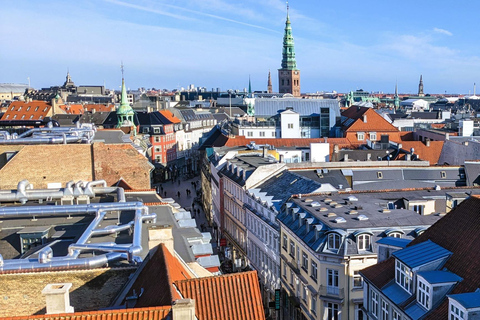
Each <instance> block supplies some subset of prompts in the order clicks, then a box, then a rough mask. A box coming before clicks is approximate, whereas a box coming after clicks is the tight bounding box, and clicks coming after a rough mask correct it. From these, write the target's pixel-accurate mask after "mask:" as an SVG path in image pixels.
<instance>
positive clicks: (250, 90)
mask: <svg viewBox="0 0 480 320" xmlns="http://www.w3.org/2000/svg"><path fill="white" fill-rule="evenodd" d="M248 97H249V98H251V97H252V81H251V80H250V75H248Z"/></svg>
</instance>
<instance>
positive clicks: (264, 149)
mask: <svg viewBox="0 0 480 320" xmlns="http://www.w3.org/2000/svg"><path fill="white" fill-rule="evenodd" d="M262 149H263V157H264V158H266V157H267V156H268V154H267V147H266V146H263V147H262Z"/></svg>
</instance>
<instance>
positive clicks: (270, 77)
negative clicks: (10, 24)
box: [267, 70, 273, 93]
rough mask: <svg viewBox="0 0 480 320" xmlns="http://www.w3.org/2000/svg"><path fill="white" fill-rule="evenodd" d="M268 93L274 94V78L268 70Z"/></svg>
mask: <svg viewBox="0 0 480 320" xmlns="http://www.w3.org/2000/svg"><path fill="white" fill-rule="evenodd" d="M267 92H268V93H272V92H273V89H272V76H271V75H270V70H268V83H267Z"/></svg>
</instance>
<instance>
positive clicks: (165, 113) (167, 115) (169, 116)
mask: <svg viewBox="0 0 480 320" xmlns="http://www.w3.org/2000/svg"><path fill="white" fill-rule="evenodd" d="M159 112H160V113H161V114H162V115H163V116H164V117H165V118H167V119H168V120H170V122H172V123H180V122H182V121H181V120H180V119H178V118H177V117H175V116H174V115H173V113H172V112H171V111H169V110H161V111H159Z"/></svg>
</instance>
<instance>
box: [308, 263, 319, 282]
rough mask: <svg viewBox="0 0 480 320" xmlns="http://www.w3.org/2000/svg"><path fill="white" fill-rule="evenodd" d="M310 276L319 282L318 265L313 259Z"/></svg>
mask: <svg viewBox="0 0 480 320" xmlns="http://www.w3.org/2000/svg"><path fill="white" fill-rule="evenodd" d="M310 262H311V263H310V277H311V278H312V279H313V280H315V282H317V279H318V265H317V263H316V262H315V261H313V259H311V260H310Z"/></svg>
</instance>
